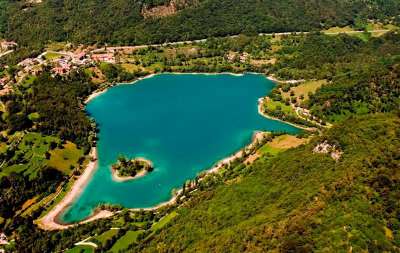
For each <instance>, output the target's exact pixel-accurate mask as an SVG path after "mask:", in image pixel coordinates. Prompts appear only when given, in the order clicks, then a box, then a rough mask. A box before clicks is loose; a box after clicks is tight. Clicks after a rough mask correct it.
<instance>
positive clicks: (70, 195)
mask: <svg viewBox="0 0 400 253" xmlns="http://www.w3.org/2000/svg"><path fill="white" fill-rule="evenodd" d="M89 157H90V158H89V159H90V161H89V164H88V165H87V166H86V169H85V171H84V172H83V173H82V174H81V175H80V176H79V178H78V179H77V180H76V181H75V182H74V183H73V185H72V187H71V189H70V190H69V191H68V192H67V193H66V195H65V196H64V198H63V199H62V200H61V201H60V202H59V203H57V204H56V205H55V206H54V207H53V208H52V209H51V210H50V211H49V212H48V213H47V214H46V215H45V216H43V217H42V218H40V219H39V220H37V222H36V224H37V225H38V226H39V228H41V229H44V230H61V229H67V228H70V227H72V226H75V225H77V224H84V223H86V222H90V221H93V220H96V219H100V218H106V217H110V216H111V215H112V213H111V212H110V211H106V210H99V211H97V212H95V213H93V214H92V215H91V216H89V217H87V218H86V219H84V220H82V221H80V222H78V223H74V224H62V223H61V222H60V221H59V216H60V215H61V214H62V213H63V212H64V211H65V210H66V209H67V208H68V207H69V206H70V205H71V204H72V203H73V201H74V200H75V199H76V198H77V197H78V196H79V195H80V194H81V193H82V191H83V190H84V189H85V187H86V185H87V184H88V183H89V181H90V179H91V178H92V175H93V173H94V172H95V171H96V169H97V149H96V147H93V148H92V150H91V151H90V154H89Z"/></svg>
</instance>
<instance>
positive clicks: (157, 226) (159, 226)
mask: <svg viewBox="0 0 400 253" xmlns="http://www.w3.org/2000/svg"><path fill="white" fill-rule="evenodd" d="M177 215H178V213H177V212H175V211H174V212H171V213H170V214H168V215H167V216H165V217H163V218H162V219H161V220H160V221H159V222H157V223H154V224H153V226H152V227H151V230H152V231H153V232H156V231H157V230H160V229H162V228H163V227H164V226H165V225H167V224H168V223H169V222H170V221H171V220H172V219H173V218H175V217H176V216H177Z"/></svg>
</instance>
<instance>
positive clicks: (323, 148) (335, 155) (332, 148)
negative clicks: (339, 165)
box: [313, 141, 343, 161]
mask: <svg viewBox="0 0 400 253" xmlns="http://www.w3.org/2000/svg"><path fill="white" fill-rule="evenodd" d="M313 153H320V154H329V155H330V156H331V157H332V159H333V160H335V161H339V159H340V157H341V156H342V154H343V152H342V151H341V150H340V149H339V147H337V146H336V145H333V144H329V143H328V142H327V141H324V142H322V143H320V144H318V145H317V146H315V148H314V149H313Z"/></svg>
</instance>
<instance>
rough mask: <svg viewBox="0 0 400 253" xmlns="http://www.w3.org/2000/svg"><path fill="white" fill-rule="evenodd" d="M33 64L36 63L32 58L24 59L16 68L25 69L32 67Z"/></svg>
mask: <svg viewBox="0 0 400 253" xmlns="http://www.w3.org/2000/svg"><path fill="white" fill-rule="evenodd" d="M35 64H36V62H35V59H34V58H26V59H25V60H23V61H22V62H20V63H18V66H20V67H24V68H26V67H30V66H33V65H35Z"/></svg>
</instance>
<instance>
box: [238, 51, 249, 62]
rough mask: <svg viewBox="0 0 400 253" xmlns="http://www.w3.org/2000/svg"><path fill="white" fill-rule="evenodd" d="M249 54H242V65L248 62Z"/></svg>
mask: <svg viewBox="0 0 400 253" xmlns="http://www.w3.org/2000/svg"><path fill="white" fill-rule="evenodd" d="M249 56H250V55H249V54H248V53H246V52H244V53H242V54H241V55H240V62H241V63H244V62H246V60H247V59H248V58H249Z"/></svg>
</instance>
